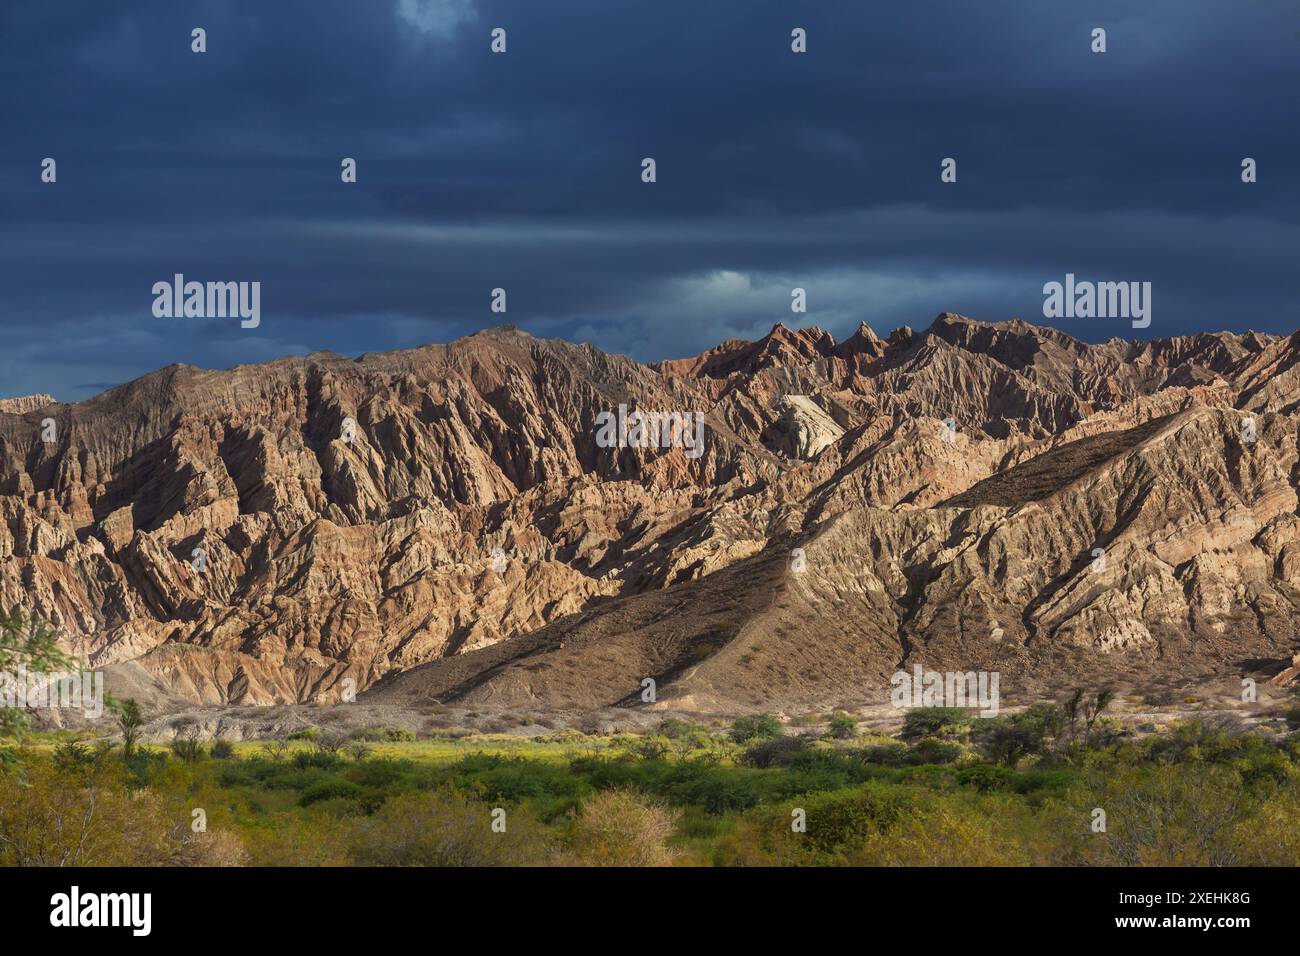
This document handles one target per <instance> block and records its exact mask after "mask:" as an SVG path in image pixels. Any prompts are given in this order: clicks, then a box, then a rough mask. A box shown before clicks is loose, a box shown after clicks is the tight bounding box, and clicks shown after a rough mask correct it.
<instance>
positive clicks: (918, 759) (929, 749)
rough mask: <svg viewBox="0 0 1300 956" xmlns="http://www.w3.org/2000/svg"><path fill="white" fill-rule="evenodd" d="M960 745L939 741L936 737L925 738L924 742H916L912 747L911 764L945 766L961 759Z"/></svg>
mask: <svg viewBox="0 0 1300 956" xmlns="http://www.w3.org/2000/svg"><path fill="white" fill-rule="evenodd" d="M964 752H965V751H963V750H962V746H961V744H958V743H955V742H953V741H951V740H940V739H938V738H937V737H926V738H925V739H924V740H918V741H917V742H916V744H915V745H914V746H913V747H912V753H911V757H912V761H911V762H912V763H917V764H927V763H929V764H947V763H953V762H954V761H956V760H959V759H961V756H962V754H963V753H964Z"/></svg>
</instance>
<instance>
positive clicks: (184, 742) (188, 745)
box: [171, 737, 205, 763]
mask: <svg viewBox="0 0 1300 956" xmlns="http://www.w3.org/2000/svg"><path fill="white" fill-rule="evenodd" d="M171 747H172V753H173V754H175V755H176V758H177V759H178V760H181V761H184V762H185V763H195V762H197V761H199V760H202V759H203V757H204V756H205V753H204V750H203V744H202V743H200V742H199V740H198V738H197V737H180V738H178V739H176V740H173V741H172V744H171Z"/></svg>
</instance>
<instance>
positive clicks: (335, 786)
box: [298, 777, 363, 807]
mask: <svg viewBox="0 0 1300 956" xmlns="http://www.w3.org/2000/svg"><path fill="white" fill-rule="evenodd" d="M362 792H363V791H362V789H361V787H359V786H357V785H356V784H355V783H353V782H352V781H351V780H344V779H343V778H342V777H331V778H329V779H328V780H322V781H321V782H320V783H314V784H312V785H311V786H310V787H308V788H307V789H306V790H304V791H303V793H302V796H301V797H299V798H298V806H300V807H309V806H311V805H312V804H313V803H319V802H320V801H322V800H334V799H338V798H342V799H345V800H354V799H356V798H357V797H359V796H361V794H362Z"/></svg>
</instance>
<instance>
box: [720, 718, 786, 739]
mask: <svg viewBox="0 0 1300 956" xmlns="http://www.w3.org/2000/svg"><path fill="white" fill-rule="evenodd" d="M782 733H783V731H782V729H781V722H780V721H779V720H777V719H776V718H775V717H773V716H771V715H770V714H755V715H753V716H749V717H740V718H738V719H737V720H736V721H735V722H734V723H733V724H732V725H731V739H732V740H734V741H735V742H736V743H738V744H748V743H752V742H753V741H756V740H769V739H771V738H773V737H780V736H781V734H782Z"/></svg>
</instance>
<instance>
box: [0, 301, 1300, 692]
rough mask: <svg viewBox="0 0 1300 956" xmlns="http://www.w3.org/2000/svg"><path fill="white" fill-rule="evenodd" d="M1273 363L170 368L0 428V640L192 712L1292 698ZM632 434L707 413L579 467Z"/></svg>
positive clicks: (898, 348)
mask: <svg viewBox="0 0 1300 956" xmlns="http://www.w3.org/2000/svg"><path fill="white" fill-rule="evenodd" d="M1296 341H1297V339H1296V337H1292V338H1289V339H1275V338H1272V337H1268V336H1261V335H1256V334H1254V333H1248V334H1246V335H1242V336H1234V335H1229V334H1226V333H1220V334H1216V335H1200V336H1191V337H1184V338H1178V339H1167V340H1155V341H1151V342H1144V343H1126V342H1121V341H1119V340H1112V341H1110V342H1106V343H1102V344H1096V345H1094V344H1088V343H1083V342H1080V341H1077V340H1075V339H1072V338H1070V337H1069V336H1066V335H1064V334H1063V333H1060V332H1057V331H1055V330H1051V329H1039V328H1035V327H1034V326H1031V325H1028V324H1027V323H1024V322H1021V321H1019V320H1014V321H1011V322H1001V323H977V322H973V321H971V320H969V319H965V318H962V317H960V316H955V315H952V314H949V313H945V314H943V315H941V316H939V317H938V318H937V319H936V320H935V322H934V323H932V324H931V326H930V327H929V328H928V329H926V330H925V331H924V332H920V333H915V332H912V331H911V330H899V331H896V332H895V333H893V334H891V335H890V336H889V337H888V338H886V339H881V338H879V337H878V336H876V334H875V333H874V332H873V331H872V330H871V329H870V328H869V327H868V326H866V325H865V324H864V325H863V326H862V327H861V328H859V329H858V331H857V332H856V333H855V334H854V335H853V336H851V337H850V338H849V339H846V340H845V341H844V342H842V343H839V344H836V343H835V342H834V340H833V338H832V337H831V336H830V335H829V334H828V333H825V332H823V331H821V330H817V329H805V330H790V329H787V328H785V327H783V326H777V327H775V328H774V329H773V331H772V332H771V333H770V334H769V335H768V336H766V337H764V338H763V339H761V340H759V341H757V342H752V343H751V342H740V341H732V342H728V343H724V344H723V345H721V346H719V347H718V348H717V349H714V350H712V351H710V352H707V353H705V354H703V355H701V356H698V357H696V358H693V359H680V360H672V361H666V362H661V363H658V364H657V365H654V366H647V365H642V364H639V363H636V362H633V361H631V360H629V359H627V358H624V357H621V356H613V355H606V354H604V353H602V352H600V351H599V350H597V349H594V348H592V347H590V346H578V345H572V344H569V343H566V342H563V341H559V340H551V341H544V340H538V339H534V338H532V337H531V336H528V335H527V334H525V333H522V332H519V331H517V330H514V329H509V328H503V329H493V330H488V331H485V332H481V333H478V334H475V335H472V336H469V337H466V338H464V339H460V340H457V341H456V342H453V343H451V344H449V345H446V346H426V347H423V348H419V349H412V350H406V351H401V352H393V353H386V354H373V355H365V356H362V357H361V358H359V359H356V360H351V359H347V358H343V357H340V356H337V355H332V354H329V353H318V354H315V355H311V356H307V357H305V358H288V359H282V360H279V361H276V362H272V363H268V364H266V365H260V366H241V367H238V368H235V369H232V370H229V371H205V370H200V369H195V368H191V367H184V366H173V367H170V368H167V369H162V370H160V371H158V372H155V373H152V374H151V375H147V376H144V377H143V378H141V379H138V380H136V381H134V382H131V383H128V384H126V385H123V386H120V387H118V388H115V389H112V390H110V391H108V392H105V393H104V394H102V395H100V396H97V397H96V398H94V399H91V400H89V401H87V402H82V403H79V404H77V405H59V404H57V403H47V402H46V401H45V397H38V398H39V400H33V401H27V400H24V401H23V402H20V403H18V404H13V405H5V404H3V403H0V511H2V512H3V515H4V518H5V520H4V523H3V525H0V604H3V605H4V607H5V608H6V609H11V608H16V607H21V608H23V609H25V610H28V611H31V612H35V613H39V614H41V615H43V616H45V617H47V618H49V619H51V620H52V621H53V622H54V623H55V624H56V625H58V626H59V628H60V629H61V632H62V633H63V635H64V640H65V642H66V643H67V645H68V647H69V648H70V649H72V650H74V651H76V652H77V653H80V654H83V655H85V656H86V657H88V659H89V660H90V661H91V662H92V663H93V664H95V665H97V666H108V667H110V670H111V669H112V667H113V666H114V665H117V666H119V668H120V667H125V666H126V662H130V673H131V675H132V678H131V679H132V680H133V681H138V680H139V679H140V675H141V674H143V675H146V678H147V679H152V680H154V681H156V682H157V685H158V687H159V689H160V692H165V694H166V695H167V696H168V697H169V698H171V699H181V700H186V701H190V702H194V703H206V704H224V703H232V702H233V703H271V702H284V701H310V700H317V699H338V698H339V696H340V695H347V694H350V693H351V692H352V691H353V690H357V691H361V692H363V693H366V694H368V695H369V697H370V698H371V699H374V700H392V701H402V702H418V701H428V700H434V699H439V700H441V699H453V698H454V699H459V700H465V701H472V702H477V703H485V704H491V705H501V706H524V705H527V706H539V707H555V708H567V709H583V708H590V707H603V706H613V705H623V706H643V703H642V701H641V697H640V694H641V690H642V686H643V685H642V682H643V681H644V680H645V679H646V678H651V679H653V680H654V681H655V682H656V684H655V686H656V693H657V698H658V701H659V704H658V705H657V706H663V705H667V704H668V703H675V705H676V706H680V707H683V708H685V709H700V710H714V711H735V710H744V709H751V708H761V707H776V706H800V705H809V706H810V705H813V704H825V705H827V706H833V705H835V704H837V703H840V702H849V701H852V700H855V699H866V698H873V699H874V698H876V697H878V696H879V695H880V694H881V693H883V692H884V691H885V690H887V688H888V678H889V675H890V674H891V673H892V672H893V671H895V670H896V669H897V668H899V667H900V666H908V667H910V666H911V665H912V664H917V663H919V664H922V665H923V666H926V667H930V668H936V669H960V670H971V669H997V670H1000V671H1001V672H1002V673H1003V675H1004V676H1003V688H1004V693H1005V692H1008V691H1011V690H1013V689H1014V688H1016V687H1019V688H1022V689H1029V688H1033V687H1039V686H1044V685H1046V684H1050V683H1052V682H1056V681H1061V682H1064V681H1069V680H1072V679H1077V678H1078V677H1079V676H1080V675H1085V674H1086V675H1089V676H1095V675H1098V674H1105V673H1115V674H1127V675H1135V674H1139V673H1149V674H1162V675H1169V674H1201V673H1211V672H1214V673H1223V672H1226V671H1231V670H1233V669H1234V668H1240V667H1241V666H1242V662H1243V661H1247V660H1274V659H1276V660H1278V661H1279V662H1280V661H1282V660H1283V659H1287V660H1289V659H1290V656H1291V654H1292V653H1294V651H1295V649H1296V644H1297V640H1296V638H1295V636H1294V635H1295V634H1296V624H1297V615H1298V614H1300V602H1298V600H1297V598H1298V597H1300V592H1297V590H1296V589H1297V588H1298V587H1300V517H1298V516H1297V497H1296V486H1297V481H1298V480H1300V479H1298V478H1297V452H1296V422H1295V421H1294V419H1293V417H1292V416H1293V414H1294V411H1295V409H1296V408H1297V403H1298V402H1300V382H1297V380H1296V378H1295V375H1294V369H1295V366H1296V364H1297V362H1296V344H1295V343H1296ZM620 406H623V410H624V412H626V411H627V410H629V409H633V410H634V409H641V410H643V411H650V412H656V411H657V412H672V413H677V414H680V415H693V414H696V413H698V414H699V415H701V416H702V417H703V422H704V435H705V440H704V443H703V449H702V453H700V454H698V455H696V454H695V453H694V451H693V450H692V449H690V448H687V447H682V446H681V443H680V442H679V443H678V447H667V448H657V447H649V446H640V447H603V443H602V442H601V441H599V440H598V437H597V436H598V435H599V434H600V422H601V420H602V416H603V415H605V414H607V413H617V412H618V409H619V407H620ZM49 419H52V420H53V422H54V424H55V426H56V427H55V430H54V434H53V435H51V434H50V432H49V429H48V428H47V427H46V426H47V424H48V421H47V420H49ZM665 434H667V433H665ZM46 439H52V440H46ZM632 444H633V445H635V443H632Z"/></svg>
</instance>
